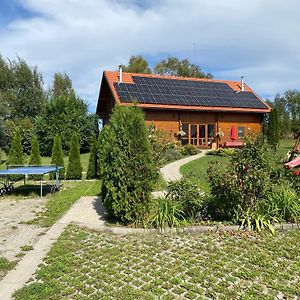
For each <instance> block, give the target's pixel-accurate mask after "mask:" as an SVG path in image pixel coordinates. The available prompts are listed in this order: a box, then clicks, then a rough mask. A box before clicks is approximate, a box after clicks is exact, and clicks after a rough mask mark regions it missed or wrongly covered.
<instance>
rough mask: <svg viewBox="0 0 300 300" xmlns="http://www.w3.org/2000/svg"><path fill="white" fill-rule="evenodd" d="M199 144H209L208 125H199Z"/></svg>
mask: <svg viewBox="0 0 300 300" xmlns="http://www.w3.org/2000/svg"><path fill="white" fill-rule="evenodd" d="M199 146H207V142H206V125H204V124H203V125H199Z"/></svg>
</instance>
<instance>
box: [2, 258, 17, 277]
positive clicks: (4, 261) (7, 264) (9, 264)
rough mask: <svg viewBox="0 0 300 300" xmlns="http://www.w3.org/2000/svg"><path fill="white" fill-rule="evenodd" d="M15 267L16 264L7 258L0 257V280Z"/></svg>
mask: <svg viewBox="0 0 300 300" xmlns="http://www.w3.org/2000/svg"><path fill="white" fill-rule="evenodd" d="M14 266H15V262H11V261H9V260H8V259H7V258H5V257H1V256H0V280H1V279H2V278H3V277H4V276H5V275H6V273H7V272H8V271H10V270H11V269H13V268H14Z"/></svg>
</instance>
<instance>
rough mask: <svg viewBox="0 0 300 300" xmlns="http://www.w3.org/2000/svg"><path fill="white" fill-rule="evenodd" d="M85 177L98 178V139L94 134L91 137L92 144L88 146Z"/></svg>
mask: <svg viewBox="0 0 300 300" xmlns="http://www.w3.org/2000/svg"><path fill="white" fill-rule="evenodd" d="M86 178H87V179H93V178H98V141H97V138H96V136H94V137H93V141H92V145H91V148H90V158H89V166H88V170H87V174H86Z"/></svg>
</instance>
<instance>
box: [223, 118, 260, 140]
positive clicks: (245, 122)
mask: <svg viewBox="0 0 300 300" xmlns="http://www.w3.org/2000/svg"><path fill="white" fill-rule="evenodd" d="M262 121H263V116H262V115H260V114H232V113H229V114H225V113H220V114H219V122H218V123H219V124H218V128H219V131H220V130H221V131H222V132H223V133H224V136H223V137H222V138H221V140H220V143H221V144H223V143H225V142H227V141H230V140H231V138H230V135H231V128H232V127H233V126H234V127H235V128H236V130H238V127H244V129H245V136H246V135H248V134H249V133H254V134H259V133H260V132H261V130H262ZM237 141H241V139H240V138H238V137H237Z"/></svg>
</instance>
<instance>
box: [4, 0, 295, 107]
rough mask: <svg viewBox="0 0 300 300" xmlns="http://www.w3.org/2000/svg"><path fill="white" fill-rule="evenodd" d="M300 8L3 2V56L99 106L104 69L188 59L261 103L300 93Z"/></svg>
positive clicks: (155, 0)
mask: <svg viewBox="0 0 300 300" xmlns="http://www.w3.org/2000/svg"><path fill="white" fill-rule="evenodd" d="M299 37H300V10H299V1H298V0H285V1H282V0H264V1H262V0H252V1H240V0H222V1H220V0H144V1H143V0H86V1H82V0H11V1H9V0H0V41H1V43H0V54H1V55H2V56H4V57H6V58H9V59H13V58H15V57H16V56H17V55H18V56H20V57H22V58H24V59H25V60H26V61H27V62H29V63H30V64H31V65H32V66H37V67H38V69H39V71H40V72H42V74H43V76H44V83H45V86H46V87H47V86H49V84H50V83H51V81H52V78H53V75H54V73H55V72H66V73H67V74H68V75H69V76H70V77H71V78H72V80H73V85H74V87H75V89H76V90H77V92H78V93H79V95H80V96H82V97H83V98H84V99H85V100H86V101H88V103H89V105H90V111H93V110H94V109H95V106H96V102H97V96H98V92H99V86H100V80H101V76H102V72H103V70H104V69H116V68H117V66H118V65H119V64H121V63H123V64H126V63H127V61H128V59H129V57H130V56H131V55H143V56H145V57H146V58H147V59H148V60H149V62H150V63H151V66H154V65H155V64H156V63H157V62H159V61H160V60H161V59H165V58H167V56H169V55H173V56H177V57H179V58H181V59H183V58H188V59H190V61H191V62H193V63H196V64H199V66H200V67H201V68H202V69H203V70H204V71H206V72H211V73H212V74H213V75H214V76H215V78H217V79H227V80H239V79H240V76H242V75H243V76H244V78H245V82H246V83H247V84H249V86H250V87H252V88H253V89H254V91H255V92H257V94H259V95H260V96H261V97H263V98H269V99H272V98H273V97H274V96H275V95H276V94H277V93H283V92H284V91H286V90H287V89H294V88H296V89H299V88H300V76H299V75H300V74H299V73H300V71H299V70H300V38H299Z"/></svg>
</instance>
